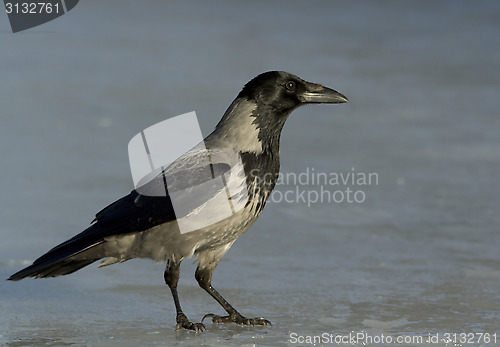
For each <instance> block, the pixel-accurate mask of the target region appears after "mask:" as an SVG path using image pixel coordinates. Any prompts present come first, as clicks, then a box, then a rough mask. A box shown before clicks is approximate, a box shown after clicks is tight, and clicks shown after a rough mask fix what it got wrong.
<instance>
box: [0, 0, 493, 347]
mask: <svg viewBox="0 0 500 347" xmlns="http://www.w3.org/2000/svg"><path fill="white" fill-rule="evenodd" d="M499 37H500V3H498V2H495V1H475V2H466V1H441V2H430V1H428V2H399V1H376V2H375V1H374V2H362V1H360V2H346V1H345V2H336V1H312V2H310V1H308V2H305V1H287V2H271V3H269V2H265V1H257V2H254V1H253V2H246V3H244V2H231V1H215V2H203V1H196V2H187V1H186V2H184V1H182V2H181V1H124V0H120V1H106V2H101V1H93V0H86V1H81V2H80V3H79V4H78V5H77V6H76V7H75V8H74V9H73V10H72V11H71V12H69V13H68V14H66V15H64V16H62V17H60V18H58V19H56V20H55V21H52V22H50V23H47V24H45V25H42V26H39V27H37V28H34V29H31V30H28V31H24V32H20V33H16V34H12V32H11V30H10V26H9V23H8V20H7V16H6V15H5V14H0V71H1V73H0V76H1V84H0V105H1V110H0V117H1V118H0V141H1V142H0V151H1V152H0V153H1V154H0V155H1V177H2V180H1V194H0V220H1V227H0V239H1V242H0V278H1V279H2V281H0V292H1V295H0V344H2V345H10V346H24V345H33V346H36V345H77V346H78V345H93V346H123V345H130V346H137V345H156V344H158V345H207V346H208V345H210V346H240V345H246V346H251V345H254V344H255V345H266V346H271V345H286V344H289V343H290V341H289V336H290V333H297V334H300V335H314V334H321V333H323V332H327V333H332V334H348V333H349V332H367V333H370V334H372V335H377V334H381V333H384V334H385V335H393V336H397V335H411V336H418V335H426V334H429V333H441V334H442V333H447V332H450V333H451V332H457V333H491V334H493V333H500V331H498V322H499V320H500V300H499V299H500V297H499V285H500V254H499V247H500V237H499V232H500V230H499V224H500V223H499V222H500V217H499V203H500V185H499V183H500V182H499V177H500V136H499V135H500V134H499V133H500V120H499V119H500V118H499V110H500V43H499V42H500V41H499ZM274 69H279V70H286V71H289V72H292V73H295V74H297V75H299V76H300V77H302V78H304V79H306V80H309V81H314V82H318V83H322V84H324V85H327V86H329V87H332V88H334V89H337V90H339V91H341V92H342V93H344V94H345V95H346V96H348V97H349V98H350V100H351V103H349V104H344V105H334V106H332V105H321V106H308V107H304V108H301V109H298V110H297V111H295V112H294V113H293V114H292V116H291V117H290V118H289V120H288V122H287V124H286V126H285V128H284V133H283V136H282V143H281V161H282V170H283V171H284V172H292V173H293V172H295V173H300V172H303V171H304V170H306V168H314V169H315V170H316V172H349V171H351V170H352V168H354V169H355V170H356V171H357V172H377V173H378V175H379V184H378V185H371V186H368V187H364V188H363V190H364V191H365V193H366V201H365V202H364V203H361V204H348V203H340V204H335V203H323V204H321V203H316V204H313V205H311V206H310V207H308V206H307V205H306V204H304V203H303V202H297V203H272V204H269V205H268V206H267V207H266V209H265V211H264V213H263V215H262V216H261V218H260V219H259V221H258V222H257V223H256V224H255V225H254V227H253V228H252V229H250V230H249V231H248V232H247V233H246V234H245V235H244V236H243V237H241V238H240V239H239V240H238V241H237V242H236V243H235V244H234V246H233V247H232V249H231V250H230V251H229V252H228V254H226V256H225V257H224V258H223V259H222V261H221V262H220V264H219V267H218V268H217V271H216V272H215V275H214V279H213V284H214V287H215V288H217V289H218V290H219V291H220V292H221V293H222V294H223V295H225V297H226V298H227V299H228V300H229V301H230V302H231V303H233V304H234V306H236V307H237V308H238V309H239V310H240V311H241V312H242V313H243V314H244V315H247V316H249V317H251V316H264V317H266V318H267V319H269V320H271V321H272V322H273V326H272V327H239V326H236V325H213V324H212V323H208V324H207V331H206V332H205V333H203V334H195V333H191V332H186V331H178V332H176V331H174V329H173V328H174V325H175V323H174V322H175V312H174V307H173V302H172V299H171V296H170V293H169V291H168V288H167V287H166V286H165V285H164V283H163V276H162V272H163V265H162V264H155V263H154V262H152V261H149V260H132V261H129V262H126V263H124V264H119V265H115V266H111V267H107V268H103V269H96V268H95V266H90V267H88V268H85V269H84V270H81V271H79V272H77V273H75V274H73V275H70V276H66V277H60V278H56V279H49V280H32V279H28V280H23V281H21V282H6V281H3V279H6V278H7V277H8V276H9V275H10V274H12V273H14V272H15V271H17V270H19V269H20V268H21V267H23V266H25V265H27V264H28V263H29V262H31V261H33V260H34V259H35V258H36V257H38V256H40V255H42V254H43V253H44V252H45V251H47V250H48V249H50V248H51V247H53V246H54V245H56V244H58V243H60V242H62V241H64V240H66V239H67V238H69V237H71V236H73V235H75V234H76V233H78V232H80V231H81V230H83V229H84V228H86V226H87V225H88V224H89V223H90V221H91V220H92V219H93V216H94V214H95V213H96V212H97V211H99V210H100V209H101V208H102V207H104V206H106V205H107V204H108V203H110V202H112V201H114V200H115V199H117V198H119V197H121V196H122V195H123V194H125V193H127V192H128V191H130V190H131V189H132V188H133V186H132V178H131V174H130V171H129V163H128V158H127V144H128V141H129V140H130V139H131V138H132V136H134V135H135V134H137V133H138V132H139V131H141V130H142V129H144V128H146V127H148V126H150V125H152V124H155V123H157V122H159V121H161V120H164V119H166V118H168V117H171V116H175V115H179V114H182V113H185V112H189V111H193V110H194V111H196V112H197V114H198V117H199V120H200V123H201V127H202V131H203V133H204V134H205V135H207V134H208V133H210V132H211V131H212V129H213V128H214V126H215V124H216V123H217V121H218V120H219V118H220V117H221V115H222V114H223V112H224V111H225V109H226V107H227V106H228V105H229V104H230V102H231V101H232V99H233V98H234V97H235V96H236V94H237V93H238V91H239V90H240V89H241V87H242V86H243V84H244V83H245V82H247V81H248V80H250V79H251V78H252V77H254V76H255V75H257V74H259V73H261V72H263V71H267V70H274ZM294 188H295V187H292V186H280V187H279V189H281V190H282V191H286V190H288V189H294ZM300 188H301V189H304V190H314V189H316V188H315V187H312V186H311V187H300ZM327 188H328V189H337V188H338V187H327ZM194 269H195V266H194V265H192V264H191V261H190V260H187V261H185V262H184V263H183V267H182V270H183V271H182V277H181V282H180V296H181V300H182V304H183V308H184V310H185V312H186V313H187V314H188V316H189V317H190V318H191V319H192V320H194V321H198V320H199V319H201V317H202V316H203V315H204V314H205V313H207V312H215V313H223V312H222V309H221V308H220V307H218V305H217V304H216V303H215V302H214V301H213V300H212V299H211V298H210V297H209V296H208V295H207V294H206V293H204V292H203V291H202V290H201V289H199V288H198V286H197V284H196V282H195V280H194V279H193V272H194ZM498 338H499V339H500V336H498ZM440 342H441V343H440V345H446V344H445V341H444V340H442V341H440Z"/></svg>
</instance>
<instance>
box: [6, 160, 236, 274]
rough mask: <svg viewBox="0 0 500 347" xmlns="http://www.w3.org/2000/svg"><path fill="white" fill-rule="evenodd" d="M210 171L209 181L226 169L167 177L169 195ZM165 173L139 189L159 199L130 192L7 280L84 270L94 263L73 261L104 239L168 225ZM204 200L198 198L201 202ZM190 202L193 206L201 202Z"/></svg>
mask: <svg viewBox="0 0 500 347" xmlns="http://www.w3.org/2000/svg"><path fill="white" fill-rule="evenodd" d="M207 169H208V170H210V171H209V172H211V175H210V176H211V177H213V176H214V175H216V176H217V175H221V174H224V173H225V172H227V171H228V170H229V169H230V165H228V164H226V163H217V164H213V165H210V166H209V167H200V166H198V167H196V166H195V167H191V168H190V170H189V171H176V172H175V173H170V174H169V177H168V182H169V186H170V189H171V190H172V191H176V192H177V191H180V190H186V191H187V193H189V187H192V186H194V185H197V184H201V183H204V182H206V181H207V180H209V179H210V177H207V175H206V174H205V173H206V171H207ZM165 175H166V173H165V172H162V173H161V174H160V175H158V176H157V177H156V178H155V179H153V180H151V181H150V182H148V183H147V184H146V185H145V186H143V187H141V188H140V191H141V192H144V191H152V190H157V189H159V187H161V189H163V190H164V195H163V196H148V195H144V194H141V193H139V192H138V191H137V190H133V191H132V192H131V193H130V194H129V195H127V196H124V197H123V198H121V199H119V200H117V201H115V202H114V203H112V204H110V205H109V206H107V207H105V208H104V209H102V210H101V211H100V212H99V213H97V214H96V217H95V219H94V221H93V224H92V225H91V226H90V227H89V228H87V229H86V230H84V231H83V232H81V233H80V234H78V235H76V236H74V237H72V238H71V239H69V240H67V241H65V242H63V243H61V244H60V245H58V246H56V247H54V248H52V249H51V250H50V251H48V252H47V253H46V254H44V255H43V256H41V257H40V258H38V259H37V260H35V262H34V263H33V265H31V266H29V267H27V268H25V269H23V270H21V271H19V272H17V273H16V274H14V275H12V276H11V277H10V278H9V280H20V279H23V278H26V277H54V276H60V275H66V274H69V273H72V272H74V271H77V270H78V269H80V268H82V267H85V266H87V265H89V264H91V263H93V262H95V261H97V260H99V259H100V258H97V259H79V260H75V259H74V258H73V257H74V256H75V255H78V254H80V253H82V252H84V251H86V250H88V249H90V248H93V247H95V246H97V245H99V244H102V243H104V242H105V238H106V237H109V236H113V235H122V234H129V233H134V232H142V231H145V230H148V229H150V228H152V227H154V226H157V225H160V224H163V223H167V222H172V221H175V220H176V217H179V218H180V217H183V216H182V215H180V216H176V214H175V211H174V208H173V205H172V201H171V198H170V196H169V191H168V188H167V184H166V182H167V179H166V177H165ZM206 198H207V197H202V198H201V200H204V199H206ZM190 200H192V201H193V203H194V205H196V204H197V203H202V202H204V201H196V197H193V198H192V199H191V198H190Z"/></svg>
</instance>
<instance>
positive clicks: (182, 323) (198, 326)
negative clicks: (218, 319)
mask: <svg viewBox="0 0 500 347" xmlns="http://www.w3.org/2000/svg"><path fill="white" fill-rule="evenodd" d="M181 328H184V329H187V330H194V331H196V332H198V331H200V332H201V331H203V330H205V325H204V324H203V323H193V322H190V321H189V319H188V318H187V317H186V315H185V314H179V315H177V325H176V326H175V330H179V329H181Z"/></svg>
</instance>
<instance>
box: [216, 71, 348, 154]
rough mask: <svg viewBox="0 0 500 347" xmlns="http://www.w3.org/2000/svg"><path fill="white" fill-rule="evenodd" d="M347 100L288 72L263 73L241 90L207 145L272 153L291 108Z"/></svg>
mask: <svg viewBox="0 0 500 347" xmlns="http://www.w3.org/2000/svg"><path fill="white" fill-rule="evenodd" d="M347 101H348V100H347V98H346V97H345V96H344V95H342V94H340V93H339V92H337V91H335V90H333V89H330V88H326V87H323V86H322V85H319V84H316V83H311V82H307V81H304V80H303V79H300V78H298V77H297V76H295V75H292V74H291V73H288V72H284V71H269V72H264V73H262V74H260V75H259V76H257V77H255V78H254V79H252V80H251V81H250V82H248V83H247V84H246V85H245V87H243V90H242V91H241V92H240V93H239V94H238V97H237V98H236V99H235V100H234V101H233V103H232V104H231V106H229V108H228V109H227V111H226V113H225V114H224V116H223V117H222V119H221V121H220V122H219V124H218V125H217V128H216V131H215V132H214V133H213V134H212V135H211V136H210V138H209V145H213V146H221V147H230V148H234V149H235V150H238V151H241V152H253V153H261V152H263V151H265V150H267V151H272V152H276V151H279V148H278V146H279V139H280V134H281V130H282V128H283V125H284V124H285V121H286V119H287V118H288V115H289V114H290V113H291V112H292V111H293V110H294V109H296V108H297V107H299V106H301V105H305V104H321V103H329V104H338V103H344V102H347Z"/></svg>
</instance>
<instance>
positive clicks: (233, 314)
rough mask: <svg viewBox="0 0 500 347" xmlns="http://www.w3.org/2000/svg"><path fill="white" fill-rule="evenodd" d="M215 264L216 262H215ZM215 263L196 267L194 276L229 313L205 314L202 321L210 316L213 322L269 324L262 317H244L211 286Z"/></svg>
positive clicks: (269, 323)
mask: <svg viewBox="0 0 500 347" xmlns="http://www.w3.org/2000/svg"><path fill="white" fill-rule="evenodd" d="M215 265H216V264H215ZM215 265H213V266H209V267H203V268H202V267H200V266H198V268H197V269H196V273H195V277H196V280H197V281H198V284H199V285H200V287H201V288H203V289H205V290H206V291H207V293H208V294H210V295H211V296H212V297H213V298H214V299H215V300H216V301H217V302H218V303H219V304H220V305H221V306H222V307H223V308H224V310H226V312H227V313H228V314H229V315H228V316H222V317H221V316H217V315H215V314H213V313H208V314H206V315H205V316H204V317H203V319H202V320H201V321H202V322H203V321H204V320H205V318H212V322H214V323H231V322H234V323H236V324H241V325H271V322H270V321H268V320H267V319H264V318H262V317H257V318H245V317H243V316H242V315H241V314H240V313H239V312H238V311H236V309H235V308H234V307H233V306H231V305H230V304H229V303H228V302H227V301H226V299H224V298H223V297H222V295H220V294H219V292H217V291H216V290H215V289H214V288H213V287H212V273H213V271H214V269H215Z"/></svg>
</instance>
